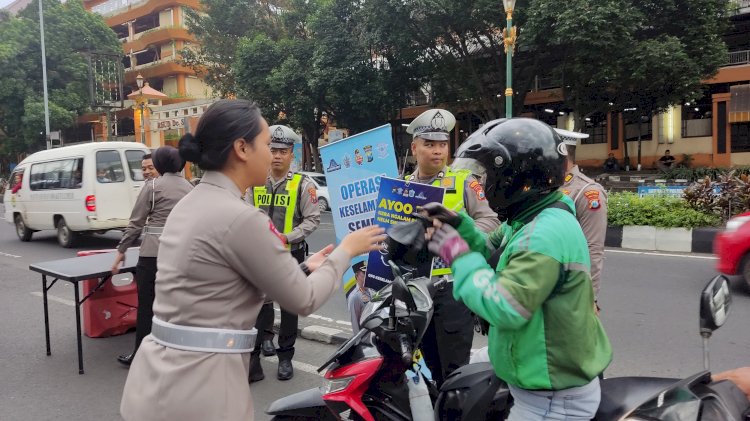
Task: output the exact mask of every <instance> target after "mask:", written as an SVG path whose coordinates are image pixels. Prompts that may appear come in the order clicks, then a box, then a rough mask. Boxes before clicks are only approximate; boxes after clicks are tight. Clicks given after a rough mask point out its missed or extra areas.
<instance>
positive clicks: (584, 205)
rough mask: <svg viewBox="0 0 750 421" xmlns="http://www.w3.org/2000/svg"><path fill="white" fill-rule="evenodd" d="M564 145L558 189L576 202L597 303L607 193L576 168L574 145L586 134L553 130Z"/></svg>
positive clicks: (602, 257)
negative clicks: (563, 165) (562, 174)
mask: <svg viewBox="0 0 750 421" xmlns="http://www.w3.org/2000/svg"><path fill="white" fill-rule="evenodd" d="M555 131H556V132H557V133H558V134H559V135H560V137H561V138H562V141H563V143H565V148H566V149H567V152H568V158H567V161H566V163H567V167H566V175H565V180H564V184H563V186H562V187H561V188H560V190H561V191H562V192H563V193H564V194H565V195H567V196H569V197H570V198H571V199H573V202H575V205H576V218H577V219H578V222H579V223H580V224H581V228H582V229H583V234H584V236H586V242H587V243H588V245H589V255H590V256H591V281H592V284H593V286H594V300H595V302H596V303H597V311H598V308H599V307H598V298H599V289H600V286H601V283H600V281H601V276H602V265H603V263H604V240H605V238H606V236H607V193H606V192H605V191H604V188H603V187H602V186H601V185H600V184H599V183H597V182H596V181H594V180H592V179H591V178H589V177H587V176H585V175H584V174H583V173H582V172H581V170H580V169H579V168H578V165H576V145H577V144H578V140H579V139H586V138H588V137H589V135H588V134H586V133H579V132H572V131H570V130H563V129H555Z"/></svg>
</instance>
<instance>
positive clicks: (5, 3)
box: [0, 0, 13, 7]
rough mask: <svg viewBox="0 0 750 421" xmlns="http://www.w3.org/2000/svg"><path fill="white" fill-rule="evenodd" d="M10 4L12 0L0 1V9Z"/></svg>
mask: <svg viewBox="0 0 750 421" xmlns="http://www.w3.org/2000/svg"><path fill="white" fill-rule="evenodd" d="M11 3H13V0H0V7H5V6H7V5H9V4H11Z"/></svg>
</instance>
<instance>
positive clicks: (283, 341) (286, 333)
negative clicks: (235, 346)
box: [255, 248, 307, 360]
mask: <svg viewBox="0 0 750 421" xmlns="http://www.w3.org/2000/svg"><path fill="white" fill-rule="evenodd" d="M306 254H307V253H306V252H305V249H304V248H300V249H298V250H295V251H292V256H293V257H294V258H295V259H296V260H297V262H298V263H302V262H304V261H305V257H306ZM273 319H274V314H273V303H271V302H269V303H265V304H263V307H261V309H260V313H258V319H257V320H256V321H255V328H256V329H258V340H257V341H256V342H255V350H256V351H257V350H260V347H261V344H262V341H264V340H273V336H274V332H273ZM298 323H299V316H297V315H296V314H294V313H289V312H288V311H286V310H284V309H283V308H282V309H281V326H280V327H279V348H278V349H277V350H276V353H277V355H278V356H279V359H280V360H291V359H292V357H293V356H294V344H295V343H296V342H297V326H298Z"/></svg>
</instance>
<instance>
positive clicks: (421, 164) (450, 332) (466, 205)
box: [405, 108, 500, 387]
mask: <svg viewBox="0 0 750 421" xmlns="http://www.w3.org/2000/svg"><path fill="white" fill-rule="evenodd" d="M455 125H456V118H455V117H454V116H453V114H451V113H450V112H449V111H447V110H443V109H437V108H436V109H431V110H428V111H425V112H423V113H422V114H420V115H419V116H418V117H417V118H415V119H414V121H412V122H411V124H409V126H408V127H407V128H406V132H407V133H409V134H411V135H413V140H412V144H411V152H412V155H413V156H414V158H415V159H416V161H417V168H416V170H415V171H414V173H413V174H410V175H407V176H405V179H406V180H410V181H414V182H417V183H421V184H431V185H434V186H439V187H443V188H445V196H444V198H443V205H444V206H445V207H446V208H448V209H451V210H454V211H460V210H464V211H465V212H466V213H468V214H469V216H471V217H472V218H473V219H474V220H475V222H476V225H477V227H479V228H480V229H481V230H482V231H484V232H492V231H493V230H494V229H495V228H497V227H498V226H499V225H500V221H499V220H498V218H497V214H496V213H495V212H494V211H493V210H492V209H491V208H490V206H489V204H488V203H487V200H486V198H485V195H484V189H483V187H482V185H481V183H480V182H479V181H478V180H477V179H476V178H475V177H474V176H473V175H472V174H470V173H469V172H465V171H453V170H451V168H450V167H448V166H447V165H446V164H447V162H448V156H449V155H450V145H449V141H450V131H451V130H453V127H454V126H455ZM432 276H444V277H446V280H447V281H448V282H446V284H445V285H444V287H443V288H442V289H441V290H440V291H438V292H437V294H436V296H435V299H434V303H435V309H434V314H433V317H432V321H431V322H430V326H429V327H428V328H427V331H426V333H425V336H424V339H423V340H422V350H423V351H424V359H425V363H427V366H428V368H429V369H430V371H431V372H432V378H433V380H435V382H436V383H437V385H438V387H439V386H440V385H441V384H442V383H443V381H444V380H445V378H446V377H447V376H448V375H449V374H450V373H451V372H453V370H455V369H456V368H458V367H460V366H462V365H464V364H468V362H469V357H470V355H471V343H472V339H473V337H474V323H473V316H472V314H471V312H470V311H469V309H468V308H467V307H466V306H465V305H464V304H462V303H460V302H458V301H456V300H455V299H454V298H453V287H452V282H453V277H452V276H451V270H450V267H449V266H447V265H445V264H443V263H442V261H441V260H440V259H437V258H436V259H435V262H434V263H433V270H432Z"/></svg>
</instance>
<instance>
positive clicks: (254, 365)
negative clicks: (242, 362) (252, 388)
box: [247, 351, 266, 383]
mask: <svg viewBox="0 0 750 421" xmlns="http://www.w3.org/2000/svg"><path fill="white" fill-rule="evenodd" d="M265 378H266V375H265V374H263V367H261V365H260V354H259V352H258V351H253V352H251V353H250V375H249V376H248V378H247V379H248V380H249V381H250V383H254V382H259V381H261V380H263V379H265Z"/></svg>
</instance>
